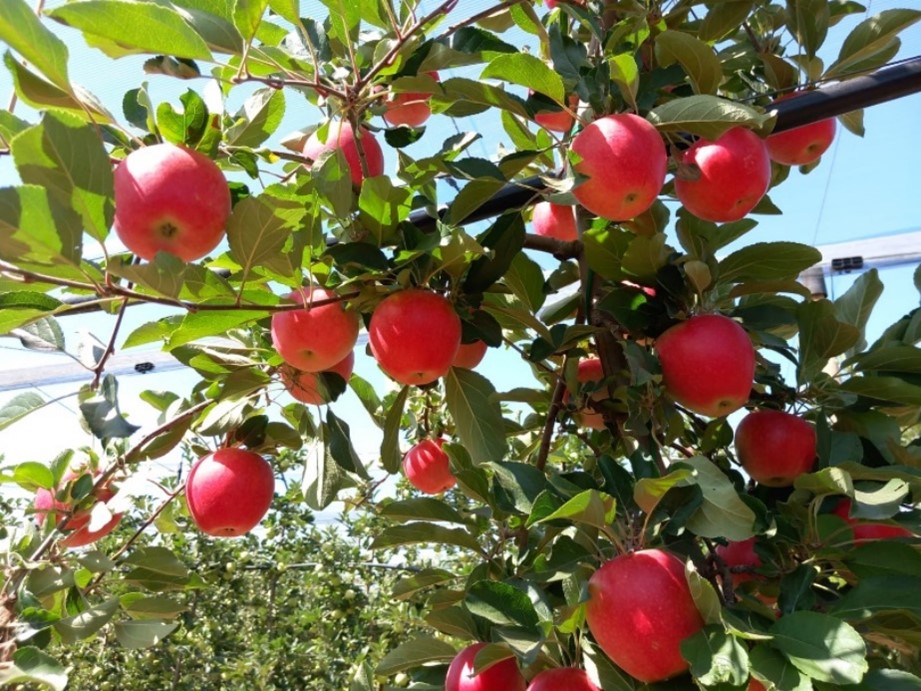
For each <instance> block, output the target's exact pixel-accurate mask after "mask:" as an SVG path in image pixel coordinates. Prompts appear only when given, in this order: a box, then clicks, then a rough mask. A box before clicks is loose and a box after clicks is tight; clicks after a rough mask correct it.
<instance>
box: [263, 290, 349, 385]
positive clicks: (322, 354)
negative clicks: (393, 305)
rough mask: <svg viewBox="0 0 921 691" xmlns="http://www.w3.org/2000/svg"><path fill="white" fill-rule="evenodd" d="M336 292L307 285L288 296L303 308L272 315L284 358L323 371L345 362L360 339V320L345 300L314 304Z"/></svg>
mask: <svg viewBox="0 0 921 691" xmlns="http://www.w3.org/2000/svg"><path fill="white" fill-rule="evenodd" d="M334 297H336V294H335V293H333V292H331V291H328V290H324V289H323V288H317V287H315V286H306V287H304V288H300V289H298V290H296V291H294V292H293V293H291V294H290V295H288V298H289V299H291V300H293V301H294V302H297V303H299V304H301V305H303V306H304V307H303V309H291V310H284V311H281V312H275V314H273V315H272V328H271V331H272V343H273V344H274V346H275V350H277V351H278V354H279V355H281V357H282V359H283V360H284V361H285V362H287V363H288V364H289V365H291V366H292V367H295V368H296V369H299V370H302V371H304V372H323V371H325V370H329V369H332V368H333V367H335V366H336V365H338V364H339V363H340V362H342V361H343V360H344V359H345V358H346V357H347V356H348V354H349V353H351V352H352V349H353V348H354V347H355V343H356V341H357V340H358V328H359V319H358V315H357V314H356V313H355V312H352V311H350V310H347V309H345V306H344V304H343V303H342V302H341V301H337V302H330V303H326V304H322V305H314V304H313V303H314V302H319V301H322V300H327V299H330V298H334Z"/></svg>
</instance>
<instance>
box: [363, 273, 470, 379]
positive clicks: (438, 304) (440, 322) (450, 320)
mask: <svg viewBox="0 0 921 691" xmlns="http://www.w3.org/2000/svg"><path fill="white" fill-rule="evenodd" d="M368 341H369V342H370V344H371V354H372V355H374V358H375V359H376V360H377V363H378V364H379V365H380V367H381V369H382V370H384V372H386V373H387V374H388V375H390V376H391V377H392V378H393V379H394V380H395V381H397V382H399V383H400V384H409V385H416V386H421V385H423V384H429V383H431V382H433V381H435V380H436V379H438V378H439V377H443V376H444V375H445V374H447V373H448V370H449V369H451V363H452V362H454V357H455V356H456V355H457V351H458V349H459V348H460V343H461V321H460V317H458V316H457V312H455V311H454V307H453V306H452V305H451V303H450V302H448V300H447V299H445V298H443V297H442V296H441V295H439V294H438V293H433V292H432V291H430V290H424V289H419V288H412V289H409V290H401V291H399V292H397V293H393V294H392V295H389V296H387V297H386V298H384V300H383V301H382V302H381V304H379V305H378V306H377V309H375V310H374V314H372V315H371V323H370V324H369V325H368Z"/></svg>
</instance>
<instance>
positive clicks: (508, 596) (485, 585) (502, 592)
mask: <svg viewBox="0 0 921 691" xmlns="http://www.w3.org/2000/svg"><path fill="white" fill-rule="evenodd" d="M464 604H465V605H466V606H467V609H468V610H469V611H470V613H471V614H474V615H476V616H480V617H483V618H484V619H486V620H487V621H491V622H492V623H494V624H514V625H517V626H523V627H525V628H534V627H536V626H537V625H538V623H539V622H540V618H539V617H538V616H537V612H536V611H535V609H534V605H533V604H532V603H531V599H530V598H529V597H528V594H527V593H526V592H524V591H523V590H519V589H518V588H516V587H515V586H513V585H509V584H508V583H499V582H497V581H477V582H476V583H474V584H472V585H471V586H469V587H468V588H467V595H466V597H465V598H464Z"/></svg>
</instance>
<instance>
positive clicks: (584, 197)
mask: <svg viewBox="0 0 921 691" xmlns="http://www.w3.org/2000/svg"><path fill="white" fill-rule="evenodd" d="M572 151H573V152H574V153H575V154H577V155H578V156H579V158H580V159H581V160H580V161H579V162H578V163H577V164H576V165H575V172H576V173H577V174H578V175H580V176H582V177H585V178H588V179H587V180H585V181H584V182H582V183H581V184H579V185H577V186H576V187H575V188H574V189H573V194H574V195H575V197H576V199H577V200H578V201H579V203H580V204H581V205H582V206H584V207H585V208H586V209H588V210H589V211H591V212H592V213H593V214H596V215H598V216H601V217H602V218H607V219H609V220H612V221H627V220H629V219H631V218H633V217H634V216H639V215H640V214H641V213H643V212H644V211H646V210H647V209H648V208H649V207H650V206H652V203H653V202H654V201H655V200H656V197H658V195H659V192H660V191H661V189H662V183H663V182H664V181H665V170H666V168H667V166H668V157H667V155H666V153H665V143H664V142H663V141H662V137H660V136H659V133H658V132H657V131H656V128H655V127H653V126H652V125H651V124H650V123H649V121H647V120H644V119H643V118H641V117H639V116H638V115H633V114H632V113H618V114H616V115H607V116H605V117H603V118H599V119H598V120H595V121H594V122H592V123H590V124H589V125H587V126H586V127H585V129H583V130H582V131H581V132H579V134H577V135H576V136H575V138H574V139H573V140H572Z"/></svg>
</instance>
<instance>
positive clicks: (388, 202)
mask: <svg viewBox="0 0 921 691" xmlns="http://www.w3.org/2000/svg"><path fill="white" fill-rule="evenodd" d="M411 210H412V193H411V192H410V190H409V189H408V188H406V187H405V186H399V187H396V186H394V184H393V182H391V180H390V178H389V177H387V176H386V175H380V176H378V177H374V178H370V179H368V180H365V181H364V182H363V183H362V185H361V193H360V194H359V195H358V213H359V216H358V218H359V222H360V223H361V225H362V226H364V227H365V228H366V229H367V230H368V231H370V233H371V236H372V238H373V240H374V244H376V245H377V246H378V247H383V246H384V245H385V244H389V243H390V242H391V241H392V240H393V239H394V231H395V230H396V229H397V227H398V226H399V225H400V223H402V222H403V221H405V220H406V219H407V218H409V212H410V211H411Z"/></svg>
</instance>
